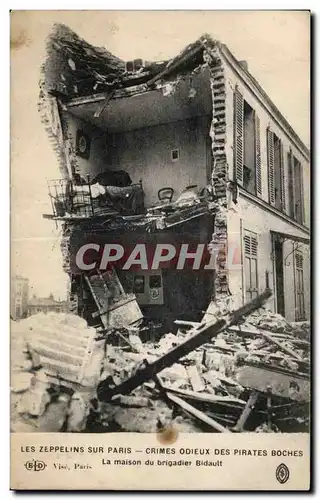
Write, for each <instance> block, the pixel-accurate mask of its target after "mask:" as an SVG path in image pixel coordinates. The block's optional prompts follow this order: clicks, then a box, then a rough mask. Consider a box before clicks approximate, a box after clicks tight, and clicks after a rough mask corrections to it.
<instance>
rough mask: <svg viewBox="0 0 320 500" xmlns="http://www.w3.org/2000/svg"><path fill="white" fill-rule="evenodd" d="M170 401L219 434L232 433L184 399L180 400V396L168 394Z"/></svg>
mask: <svg viewBox="0 0 320 500" xmlns="http://www.w3.org/2000/svg"><path fill="white" fill-rule="evenodd" d="M167 397H168V399H170V401H172V402H173V403H175V404H176V405H177V406H179V407H180V408H182V409H183V410H185V411H186V412H187V413H189V414H190V415H192V416H193V417H196V418H197V419H198V420H201V422H203V423H205V424H207V425H209V427H211V428H212V429H214V430H215V431H217V432H230V430H229V429H227V428H226V427H223V425H221V424H219V423H218V422H216V421H215V420H213V419H212V418H210V417H208V416H207V415H205V413H203V412H202V411H200V410H198V409H197V408H194V406H192V405H190V404H189V403H187V402H186V401H184V400H183V399H181V398H179V397H178V396H175V395H174V394H170V393H168V394H167Z"/></svg>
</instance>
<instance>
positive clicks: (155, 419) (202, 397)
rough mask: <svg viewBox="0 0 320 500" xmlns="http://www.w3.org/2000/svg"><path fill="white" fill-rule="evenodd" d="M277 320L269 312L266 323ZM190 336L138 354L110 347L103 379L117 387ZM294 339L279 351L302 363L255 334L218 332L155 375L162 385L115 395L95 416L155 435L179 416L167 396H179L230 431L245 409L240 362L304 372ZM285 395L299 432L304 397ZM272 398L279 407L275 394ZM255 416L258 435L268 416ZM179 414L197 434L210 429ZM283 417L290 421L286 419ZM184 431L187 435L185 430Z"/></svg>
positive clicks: (108, 425) (109, 425) (144, 347)
mask: <svg viewBox="0 0 320 500" xmlns="http://www.w3.org/2000/svg"><path fill="white" fill-rule="evenodd" d="M277 316H278V315H275V314H272V313H268V317H269V320H270V321H271V320H272V321H273V322H274V323H276V321H277V319H278V320H279V318H277ZM250 320H251V317H250ZM282 320H283V318H282ZM264 324H265V323H264ZM248 325H250V323H248ZM242 327H244V326H243V325H242ZM293 329H294V327H293ZM270 333H271V332H270ZM192 334H193V330H189V331H188V330H187V331H185V330H182V329H181V330H178V332H177V334H173V333H168V334H166V335H164V336H163V337H162V338H161V339H160V340H159V342H157V343H145V344H141V345H140V350H139V352H132V351H130V350H127V351H124V350H123V349H122V348H120V347H113V346H108V347H107V357H106V359H105V363H104V368H103V372H102V375H101V379H102V380H104V379H106V378H108V377H110V378H111V379H113V381H114V382H115V384H119V383H120V382H121V381H122V380H124V379H126V378H127V377H130V376H132V375H133V374H134V373H135V372H136V371H137V370H139V368H140V367H141V366H142V365H143V364H144V363H145V362H152V361H154V360H155V359H157V358H159V357H160V356H162V355H164V354H166V353H167V352H168V351H169V350H170V349H172V348H173V347H175V346H177V345H179V344H181V343H182V342H183V341H184V340H185V339H186V337H188V336H191V335H192ZM277 338H278V337H274V339H277ZM295 340H296V339H295V338H294V336H290V337H289V335H287V338H286V339H285V341H283V340H282V342H283V347H284V349H289V350H290V349H292V352H294V353H295V354H296V356H297V357H301V361H300V360H298V359H297V357H296V358H294V357H292V356H291V355H290V354H288V353H287V352H284V351H283V350H281V349H280V348H279V346H278V345H277V344H274V343H273V342H272V339H271V341H270V340H268V339H266V338H265V337H264V336H263V335H258V334H257V333H256V332H255V335H253V334H251V335H249V336H247V335H243V334H239V333H238V332H235V331H232V328H230V329H228V330H227V331H226V332H223V333H220V334H219V335H218V336H217V337H216V339H214V340H213V341H210V342H208V343H206V344H204V345H203V346H201V348H198V349H196V350H195V351H193V352H191V353H190V354H188V355H187V356H185V357H182V358H181V359H180V360H179V362H176V363H174V364H173V365H172V366H170V367H168V368H165V369H164V370H162V371H161V372H160V373H159V376H158V382H159V381H160V385H159V383H157V382H156V381H154V380H151V381H150V380H149V381H146V382H145V383H144V384H143V385H141V386H140V387H138V388H137V389H135V390H134V391H133V392H132V393H131V395H130V396H122V395H121V396H119V397H118V396H117V397H114V398H113V400H112V402H110V403H101V405H100V407H99V412H98V413H99V419H100V423H101V425H102V429H103V428H104V430H108V429H114V424H116V427H115V428H116V429H117V430H124V431H132V432H156V431H157V430H159V425H160V426H161V425H162V426H172V425H175V421H174V419H173V417H174V415H176V414H177V408H176V407H175V405H172V404H170V401H168V399H167V398H166V394H165V392H167V394H168V393H169V394H172V395H178V396H179V397H181V398H183V400H184V401H189V402H191V403H192V404H193V405H195V406H196V407H197V408H198V409H199V410H200V411H201V412H204V414H205V415H209V416H211V417H213V418H214V420H215V422H218V423H219V424H220V425H222V426H225V427H226V428H228V427H229V428H233V427H235V426H236V423H237V420H238V419H239V417H240V415H241V413H242V412H243V411H244V409H245V406H246V403H247V400H248V395H249V391H248V387H246V386H245V385H242V383H241V373H240V377H239V372H241V366H243V365H244V364H249V365H253V366H263V367H265V366H266V367H268V366H269V367H272V369H279V370H281V369H284V370H288V371H291V372H295V373H297V372H299V370H303V371H305V369H306V367H308V366H309V365H308V363H309V360H308V356H309V345H308V343H307V342H306V343H305V344H304V345H303V347H302V348H301V349H297V345H296V344H295ZM276 342H278V341H277V340H276ZM281 345H282V344H281ZM299 347H300V345H299ZM264 375H265V374H264V372H262V373H261V377H262V378H264ZM163 389H165V392H164V391H163ZM285 396H286V402H287V400H288V398H290V397H292V398H294V399H295V401H294V405H293V406H296V407H299V411H298V415H297V416H295V417H292V418H295V419H296V421H297V424H299V425H300V424H301V425H302V427H301V428H303V425H305V424H306V420H307V418H305V415H306V414H307V411H306V406H305V401H304V398H300V397H299V394H297V393H296V387H292V389H291V392H290V393H289V394H286V395H285ZM273 399H274V400H275V401H276V402H277V403H279V401H278V399H279V398H278V397H277V391H276V395H275V397H274V398H273ZM280 399H281V398H280ZM262 403H263V398H262ZM262 406H263V405H262ZM278 406H279V405H278ZM137 408H139V411H137ZM170 408H171V410H170ZM259 412H260V414H259V415H256V416H255V417H256V418H255V419H254V420H253V421H252V422H251V428H249V430H252V431H254V430H256V432H262V431H264V430H265V425H266V424H265V422H264V420H266V418H267V416H266V412H265V411H264V410H263V409H261V408H260V407H259ZM178 414H179V419H178V420H179V422H180V423H182V422H183V425H184V426H187V427H190V426H191V427H192V428H195V429H197V432H203V431H205V430H208V426H205V425H203V422H199V420H197V419H194V418H191V419H190V414H188V412H185V411H183V409H182V411H181V408H180V409H179V408H178ZM301 415H302V416H301ZM281 416H282V415H281ZM186 417H187V419H186ZM284 418H288V420H290V417H284ZM278 425H279V426H277V425H275V424H272V425H270V428H269V431H270V432H273V431H275V430H276V431H280V430H282V429H281V423H280V424H278ZM182 427H183V426H182ZM187 427H184V428H185V429H186V428H187ZM283 429H285V426H283ZM210 430H211V431H212V429H210ZM184 432H189V431H187V430H184ZM192 432H194V430H193V431H192Z"/></svg>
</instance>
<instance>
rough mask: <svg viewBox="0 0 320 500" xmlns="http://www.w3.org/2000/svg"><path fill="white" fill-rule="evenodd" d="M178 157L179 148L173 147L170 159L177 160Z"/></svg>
mask: <svg viewBox="0 0 320 500" xmlns="http://www.w3.org/2000/svg"><path fill="white" fill-rule="evenodd" d="M179 158H180V150H179V149H173V150H172V151H171V160H172V161H178V160H179Z"/></svg>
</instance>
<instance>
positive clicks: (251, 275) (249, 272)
mask: <svg viewBox="0 0 320 500" xmlns="http://www.w3.org/2000/svg"><path fill="white" fill-rule="evenodd" d="M244 278H245V291H246V295H245V297H246V302H250V300H252V299H254V298H255V297H256V296H257V295H258V238H257V235H256V234H255V233H252V232H251V231H245V233H244Z"/></svg>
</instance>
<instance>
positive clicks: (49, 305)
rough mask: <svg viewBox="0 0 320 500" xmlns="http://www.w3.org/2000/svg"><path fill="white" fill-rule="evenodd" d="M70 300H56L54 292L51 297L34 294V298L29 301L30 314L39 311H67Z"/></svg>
mask: <svg viewBox="0 0 320 500" xmlns="http://www.w3.org/2000/svg"><path fill="white" fill-rule="evenodd" d="M67 310H68V302H67V301H65V300H56V299H55V298H54V296H53V295H52V293H51V294H50V295H49V297H36V296H35V295H33V297H32V299H30V300H29V303H28V316H31V315H32V314H37V313H48V312H56V313H61V312H67Z"/></svg>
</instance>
